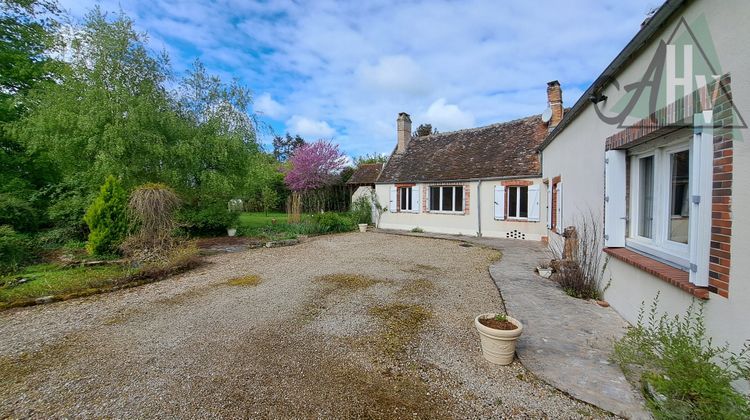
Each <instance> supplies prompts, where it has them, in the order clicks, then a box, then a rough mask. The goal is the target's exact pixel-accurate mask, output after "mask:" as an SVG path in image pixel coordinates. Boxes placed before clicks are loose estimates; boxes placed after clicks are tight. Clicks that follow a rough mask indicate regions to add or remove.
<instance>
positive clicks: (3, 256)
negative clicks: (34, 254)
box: [0, 225, 31, 273]
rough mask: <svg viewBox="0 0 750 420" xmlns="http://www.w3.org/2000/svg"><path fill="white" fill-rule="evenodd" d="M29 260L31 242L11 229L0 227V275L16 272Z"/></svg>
mask: <svg viewBox="0 0 750 420" xmlns="http://www.w3.org/2000/svg"><path fill="white" fill-rule="evenodd" d="M30 260H31V242H30V241H29V240H28V238H27V237H26V236H25V235H22V234H20V233H17V232H16V231H15V230H13V228H12V227H10V226H7V225H2V226H0V273H8V272H12V271H15V270H17V269H18V268H19V267H20V266H22V265H23V264H24V263H26V262H28V261H30Z"/></svg>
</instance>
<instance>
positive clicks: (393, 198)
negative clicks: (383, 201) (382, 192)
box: [388, 185, 398, 213]
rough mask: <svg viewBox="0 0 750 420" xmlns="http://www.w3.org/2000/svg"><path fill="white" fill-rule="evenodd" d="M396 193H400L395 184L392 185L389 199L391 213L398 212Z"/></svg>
mask: <svg viewBox="0 0 750 420" xmlns="http://www.w3.org/2000/svg"><path fill="white" fill-rule="evenodd" d="M396 194H398V189H397V188H396V186H395V185H394V186H393V187H391V194H390V198H389V201H388V211H389V212H391V213H395V212H396Z"/></svg>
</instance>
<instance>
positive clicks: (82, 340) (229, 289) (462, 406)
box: [0, 233, 604, 418]
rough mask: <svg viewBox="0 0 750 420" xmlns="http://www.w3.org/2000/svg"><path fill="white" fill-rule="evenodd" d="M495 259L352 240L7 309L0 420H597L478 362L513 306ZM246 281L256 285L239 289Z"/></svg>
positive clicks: (514, 374) (220, 261)
mask: <svg viewBox="0 0 750 420" xmlns="http://www.w3.org/2000/svg"><path fill="white" fill-rule="evenodd" d="M497 257H498V252H497V251H492V250H487V249H482V248H479V247H465V246H461V244H459V243H458V242H453V241H443V240H437V239H426V238H410V237H402V236H395V235H387V234H380V233H367V234H359V233H352V234H344V235H335V236H326V237H319V238H315V239H310V240H308V241H306V242H305V243H302V244H300V245H297V246H293V247H285V248H272V249H257V250H251V251H246V252H240V253H234V254H223V255H216V256H213V257H210V259H209V260H210V264H209V265H207V266H205V267H203V268H199V269H197V270H195V271H193V272H190V273H187V274H184V275H181V276H177V277H174V278H171V279H168V280H165V281H162V282H159V283H154V284H150V285H146V286H143V287H139V288H134V289H128V290H122V291H118V292H114V293H109V294H104V295H98V296H93V297H90V298H85V299H78V300H72V301H67V302H62V303H56V304H50V305H43V306H38V307H31V308H23V309H17V310H11V311H5V312H2V313H0V417H3V418H4V417H72V416H76V417H117V418H132V417H174V416H180V417H191V418H195V417H273V418H291V417H307V418H330V417H347V418H349V417H359V418H392V417H402V418H404V417H409V418H412V417H418V418H433V417H436V418H477V417H480V418H488V417H527V418H543V417H551V418H582V417H600V416H602V415H603V414H604V413H602V412H599V411H597V410H596V409H594V408H592V407H590V406H587V405H585V404H582V403H580V402H578V401H575V400H573V399H571V398H569V397H568V396H566V395H564V394H562V393H560V392H558V391H557V390H555V389H554V388H551V387H549V386H547V385H545V384H543V383H541V382H540V381H538V380H536V379H535V378H533V377H532V375H530V374H529V373H528V371H526V370H525V369H524V368H523V366H521V365H520V364H519V363H518V362H514V363H513V364H512V365H510V366H507V367H499V366H494V365H490V364H488V363H487V362H485V361H484V359H482V356H481V354H480V351H479V340H478V336H477V334H476V332H475V330H474V327H473V325H472V318H473V316H475V315H476V314H478V313H480V312H485V311H491V310H496V309H499V308H501V307H502V300H501V298H500V295H499V293H498V291H497V289H496V288H495V286H494V285H493V282H492V280H491V279H490V277H489V275H488V272H487V267H488V264H489V263H490V262H491V261H493V259H495V258H497ZM241 275H256V276H258V277H259V280H260V283H259V284H240V285H233V284H229V283H228V281H229V280H230V279H232V278H234V277H237V276H241ZM256 280H258V279H256Z"/></svg>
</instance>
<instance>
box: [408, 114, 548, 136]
mask: <svg viewBox="0 0 750 420" xmlns="http://www.w3.org/2000/svg"><path fill="white" fill-rule="evenodd" d="M541 116H542V114H536V115H529V116H526V117H521V118H516V119H514V120H509V121H503V122H498V123H492V124H487V125H483V126H479V127H471V128H462V129H460V130H453V131H445V132H440V133H435V134H429V135H426V136H417V137H416V138H415V139H428V138H435V137H440V136H443V135H449V134H456V133H470V132H472V131H479V130H484V129H487V128H492V127H499V126H503V125H507V124H514V123H518V122H521V121H525V120H530V119H533V118H541Z"/></svg>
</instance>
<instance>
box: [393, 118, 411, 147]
mask: <svg viewBox="0 0 750 420" xmlns="http://www.w3.org/2000/svg"><path fill="white" fill-rule="evenodd" d="M396 126H397V131H398V147H396V153H404V152H405V151H406V147H407V146H408V145H409V140H411V118H409V114H407V113H406V112H399V113H398V119H396Z"/></svg>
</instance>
